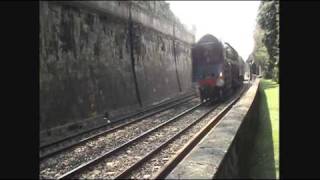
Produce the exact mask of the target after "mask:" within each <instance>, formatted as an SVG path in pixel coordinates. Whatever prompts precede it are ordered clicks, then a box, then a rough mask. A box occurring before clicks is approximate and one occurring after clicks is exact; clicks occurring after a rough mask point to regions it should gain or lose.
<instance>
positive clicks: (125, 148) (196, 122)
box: [40, 88, 247, 179]
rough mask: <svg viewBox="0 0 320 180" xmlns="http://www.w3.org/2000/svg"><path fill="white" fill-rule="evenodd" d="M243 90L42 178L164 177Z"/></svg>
mask: <svg viewBox="0 0 320 180" xmlns="http://www.w3.org/2000/svg"><path fill="white" fill-rule="evenodd" d="M246 89H247V88H246ZM243 92H244V90H243V91H242V92H241V93H240V94H239V95H238V97H236V98H235V99H231V100H229V101H227V102H225V103H224V104H225V105H224V106H223V105H221V107H218V105H216V106H214V107H211V108H208V107H204V106H202V105H203V104H197V105H195V106H193V107H191V108H189V109H188V110H185V111H183V112H182V113H179V114H178V115H176V116H174V117H172V118H170V119H169V120H167V121H164V122H162V123H160V124H158V125H157V126H156V127H154V128H152V129H149V130H147V131H140V132H141V134H140V135H139V136H136V137H134V138H132V139H130V140H129V141H126V142H124V143H116V145H115V147H114V148H112V149H110V150H108V151H105V152H104V153H102V154H101V155H99V156H96V157H95V158H93V159H89V160H86V161H85V163H81V164H80V165H78V166H77V167H75V168H72V169H69V170H68V171H62V173H61V172H60V173H57V174H55V175H52V176H41V175H40V178H50V179H51V178H57V179H67V178H76V179H78V178H80V179H86V178H106V179H114V178H116V179H122V178H135V179H136V178H139V179H140V178H145V179H146V178H147V179H149V178H151V177H152V178H153V179H158V178H163V177H165V175H166V174H167V173H168V172H170V170H171V169H172V168H173V167H174V166H175V165H176V164H177V163H178V162H179V161H180V160H181V159H182V158H183V157H184V156H185V155H186V154H187V153H188V152H189V151H190V150H191V149H192V148H193V147H194V146H195V144H197V142H198V141H199V140H200V139H201V138H202V137H203V136H204V135H205V134H206V133H207V132H208V131H209V130H210V129H211V128H212V127H213V126H214V125H215V124H216V123H217V122H218V121H219V120H220V119H221V117H223V115H224V114H225V113H226V112H227V111H228V110H229V109H230V108H231V107H232V106H233V104H234V103H235V102H236V101H237V100H238V99H239V98H240V96H241V94H242V93H243ZM227 103H228V104H227ZM219 108H220V109H219ZM221 109H222V110H221ZM214 110H216V111H217V112H216V113H215V115H214V116H215V117H213V118H206V117H207V116H208V114H212V113H211V112H212V111H214ZM211 116H212V115H211ZM182 117H185V118H183V119H182ZM187 117H189V118H187ZM190 117H191V118H190ZM192 117H193V118H192ZM194 117H196V118H194ZM195 133H196V135H194V134H195ZM177 144H180V145H177ZM182 145H184V146H183V147H182Z"/></svg>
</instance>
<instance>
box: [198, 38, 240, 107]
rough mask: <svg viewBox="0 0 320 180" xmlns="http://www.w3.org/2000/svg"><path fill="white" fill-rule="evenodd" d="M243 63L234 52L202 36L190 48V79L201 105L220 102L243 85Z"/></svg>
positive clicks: (227, 45)
mask: <svg viewBox="0 0 320 180" xmlns="http://www.w3.org/2000/svg"><path fill="white" fill-rule="evenodd" d="M244 71H245V64H244V61H243V59H242V58H241V57H240V56H239V55H238V53H237V51H236V50H235V49H234V48H233V47H232V46H231V45H230V44H228V43H224V42H221V41H219V40H218V39H217V38H216V37H214V36H213V35H210V34H207V35H205V36H203V37H202V38H201V39H200V40H199V41H198V42H197V43H196V44H194V45H193V47H192V79H193V82H196V83H197V85H198V90H199V93H200V99H201V102H204V101H208V100H212V101H216V100H218V101H220V100H224V99H225V98H226V97H228V96H230V95H231V94H232V93H233V92H234V91H235V90H236V89H238V88H239V87H241V86H242V83H243V79H244Z"/></svg>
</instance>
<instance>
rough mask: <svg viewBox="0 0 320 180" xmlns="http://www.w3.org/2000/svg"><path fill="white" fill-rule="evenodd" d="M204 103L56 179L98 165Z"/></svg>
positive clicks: (69, 176)
mask: <svg viewBox="0 0 320 180" xmlns="http://www.w3.org/2000/svg"><path fill="white" fill-rule="evenodd" d="M205 103H206V102H204V103H200V104H198V105H196V106H193V107H192V108H189V109H188V110H185V111H183V112H182V113H180V114H178V115H176V116H174V117H172V118H170V119H169V120H167V121H165V122H163V123H161V124H159V125H157V126H156V127H154V128H152V129H150V130H148V131H146V132H144V133H142V134H141V135H139V136H137V137H135V138H133V139H131V140H129V141H128V142H126V143H123V144H122V145H120V146H118V147H116V148H114V149H112V150H110V151H108V152H106V153H103V154H102V155H100V156H98V157H96V158H94V159H92V160H90V161H88V162H86V163H83V164H81V165H80V166H78V167H76V168H74V169H72V170H71V171H68V172H67V173H65V174H63V175H61V176H59V177H58V178H57V179H69V178H71V177H72V176H74V175H75V174H76V173H80V172H81V171H84V170H85V169H86V168H88V167H91V166H93V165H95V164H97V163H99V162H100V161H102V160H103V159H104V158H106V157H109V156H111V155H112V154H114V153H116V152H119V151H120V150H122V149H124V148H125V147H128V146H129V145H131V144H133V143H134V142H136V141H138V140H139V139H142V138H143V137H145V136H147V135H149V134H150V133H152V132H154V131H156V130H158V129H159V128H161V127H163V126H165V125H167V124H169V123H171V122H174V121H176V120H178V119H179V118H181V117H183V116H185V115H187V114H188V113H190V112H192V111H194V110H195V109H196V108H198V107H199V106H201V105H203V104H205Z"/></svg>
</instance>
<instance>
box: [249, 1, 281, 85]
mask: <svg viewBox="0 0 320 180" xmlns="http://www.w3.org/2000/svg"><path fill="white" fill-rule="evenodd" d="M253 56H254V59H255V61H256V62H257V63H258V64H259V65H261V66H262V68H263V71H264V76H265V78H272V79H273V80H275V81H277V82H279V67H278V65H279V1H262V2H261V4H260V7H259V12H258V16H257V27H256V30H255V48H254V52H253Z"/></svg>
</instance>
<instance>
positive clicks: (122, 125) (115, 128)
mask: <svg viewBox="0 0 320 180" xmlns="http://www.w3.org/2000/svg"><path fill="white" fill-rule="evenodd" d="M193 98H194V97H191V98H190V97H188V98H187V99H184V100H182V101H180V102H177V103H175V104H171V105H169V106H167V107H165V108H162V109H159V110H157V111H154V112H152V113H149V114H145V115H143V116H141V117H139V118H137V119H134V120H132V121H128V122H125V123H122V124H120V125H118V126H115V127H113V128H111V129H107V130H105V131H102V132H100V133H97V134H93V135H91V136H89V137H87V138H83V139H81V140H80V141H77V142H75V143H70V144H68V145H66V146H63V147H62V148H59V149H58V150H55V151H51V152H49V153H44V155H40V161H42V160H44V159H46V158H48V157H51V156H54V155H56V154H58V153H60V152H63V151H65V150H67V149H70V148H72V147H75V146H78V145H81V144H84V143H86V142H88V141H89V140H92V139H95V138H99V137H100V136H103V135H105V134H108V133H111V132H114V131H116V130H118V129H121V128H123V127H125V126H128V125H130V124H133V123H136V122H139V121H141V120H143V119H145V118H148V117H150V116H153V115H155V114H157V113H160V112H163V111H165V110H168V109H170V108H172V107H175V106H178V105H180V104H183V103H185V102H187V101H190V100H192V99H193ZM42 151H43V150H42Z"/></svg>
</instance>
